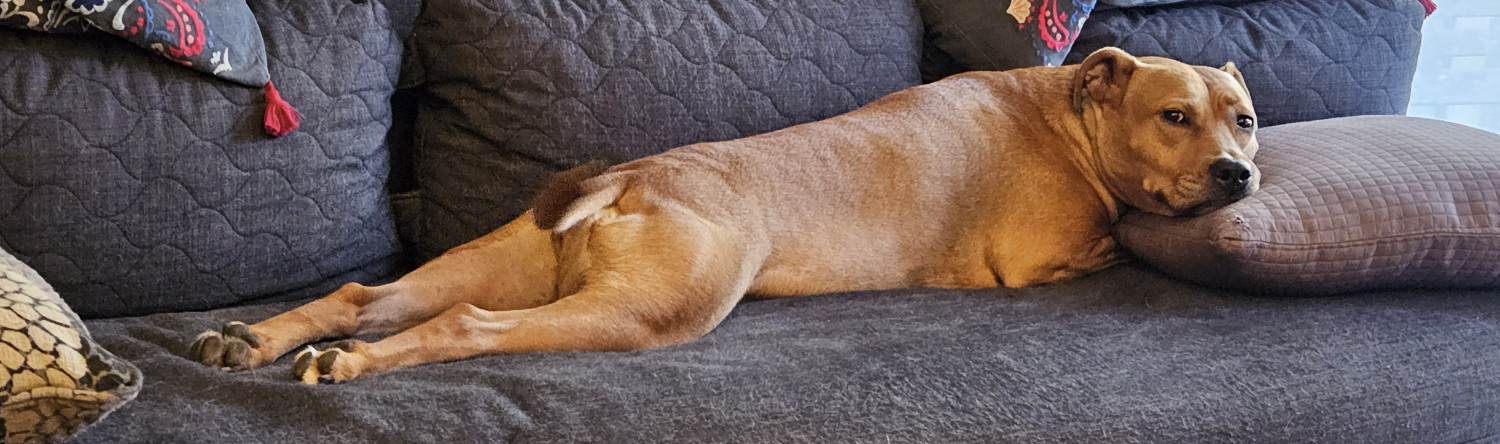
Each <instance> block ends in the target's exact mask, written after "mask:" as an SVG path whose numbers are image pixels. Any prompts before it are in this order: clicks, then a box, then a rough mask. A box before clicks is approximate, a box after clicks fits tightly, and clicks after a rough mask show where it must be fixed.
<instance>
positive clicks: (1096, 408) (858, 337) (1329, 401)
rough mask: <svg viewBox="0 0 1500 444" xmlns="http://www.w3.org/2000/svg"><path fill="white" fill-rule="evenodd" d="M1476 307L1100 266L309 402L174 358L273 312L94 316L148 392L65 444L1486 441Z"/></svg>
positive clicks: (1488, 349) (507, 360)
mask: <svg viewBox="0 0 1500 444" xmlns="http://www.w3.org/2000/svg"><path fill="white" fill-rule="evenodd" d="M1497 298H1500V292H1497V291H1489V292H1451V293H1437V292H1425V293H1411V292H1398V293H1380V294H1366V295H1361V296H1357V297H1341V298H1285V299H1276V298H1253V297H1246V296H1241V295H1236V294H1232V293H1222V292H1216V291H1209V290H1205V289H1203V288H1201V287H1196V286H1193V285H1191V284H1186V283H1181V282H1179V281H1173V280H1170V279H1167V278H1164V277H1162V276H1160V275H1158V274H1156V273H1155V272H1152V271H1148V270H1145V269H1142V268H1139V267H1135V266H1122V267H1119V268H1115V269H1112V270H1107V271H1104V272H1102V273H1099V274H1096V275H1094V276H1090V277H1087V278H1084V279H1081V280H1077V281H1072V282H1067V283H1063V284H1058V285H1053V286H1046V287H1040V288H1032V289H1023V290H1007V289H993V290H975V291H936V290H924V291H887V292H871V293H857V294H841V295H831V296H813V297H803V298H787V299H779V300H767V301H755V302H747V303H743V304H741V305H740V306H739V307H738V308H736V309H735V311H734V312H733V313H732V314H731V315H730V316H729V318H728V319H727V320H726V321H724V323H723V324H722V325H720V326H719V327H718V328H717V329H715V330H714V331H713V332H711V333H709V334H708V336H707V337H704V338H702V339H700V340H698V341H696V342H692V343H688V344H684V345H679V346H672V347H666V348H662V349H656V350H645V351H638V352H628V353H536V354H516V355H501V356H489V357H483V358H477V359H471V360H465V361H458V362H451V363H442V364H431V365H424V366H419V367H414V368H410V369H405V370H398V371H394V372H390V373H387V374H384V375H379V376H375V377H371V378H368V379H357V380H354V381H351V382H349V383H346V384H339V385H328V386H304V385H302V384H300V383H298V382H297V381H295V380H293V379H292V378H291V376H290V375H289V373H290V367H291V362H290V361H291V360H290V359H281V360H280V361H278V362H277V363H275V364H273V365H271V366H269V367H265V368H262V369H258V370H252V371H249V372H235V373H230V372H224V371H220V370H217V369H212V368H208V367H204V366H201V365H198V364H196V363H193V362H190V361H188V360H187V359H184V358H182V357H180V354H181V353H184V352H185V351H186V350H187V348H188V346H189V344H190V342H191V341H192V338H193V336H194V335H196V334H197V333H199V332H201V331H203V330H204V329H208V328H217V327H218V326H219V325H222V323H223V322H224V321H227V320H231V319H238V320H255V319H263V318H265V317H268V316H271V315H273V314H275V313H277V312H278V311H280V310H285V309H287V308H289V306H287V305H280V306H267V307H244V308H235V309H229V310H221V311H216V312H209V313H184V314H172V315H158V316H152V317H144V318H131V319H110V320H100V321H93V322H90V323H89V328H90V329H91V330H93V331H94V332H95V333H96V334H97V335H98V337H99V338H101V342H102V343H103V344H104V345H105V346H106V347H109V348H110V349H111V350H114V351H115V352H116V353H118V354H120V355H121V356H124V357H126V358H129V359H131V360H132V361H134V362H135V363H136V364H137V365H139V366H140V367H141V368H142V369H143V370H144V371H145V372H146V389H145V390H144V391H142V392H141V395H140V396H139V397H138V398H137V399H136V401H135V402H134V403H132V404H130V405H127V406H125V407H124V408H122V409H120V410H119V411H118V412H116V413H115V414H114V415H113V416H110V417H109V418H106V419H105V420H104V421H101V422H100V423H99V424H97V425H95V426H94V428H93V429H90V430H88V431H85V432H84V434H83V435H81V436H80V438H79V439H80V441H79V442H91V443H92V442H98V443H107V442H204V441H216V442H224V441H227V442H314V441H316V442H330V441H331V442H348V443H357V442H518V443H525V442H725V443H730V442H744V443H765V442H808V443H825V442H904V443H917V442H1028V443H1030V442H1037V443H1045V442H1058V443H1077V442H1192V443H1217V442H1319V443H1359V444H1366V443H1387V442H1468V441H1474V440H1477V439H1480V438H1484V437H1492V436H1493V435H1495V434H1496V433H1500V304H1497V303H1495V302H1496V300H1497ZM156 424H183V425H185V426H183V427H159V426H154V425H156Z"/></svg>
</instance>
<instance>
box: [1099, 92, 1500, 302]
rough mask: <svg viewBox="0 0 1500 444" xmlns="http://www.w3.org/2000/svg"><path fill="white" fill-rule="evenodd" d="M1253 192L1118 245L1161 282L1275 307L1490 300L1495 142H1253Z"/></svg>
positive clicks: (1430, 133)
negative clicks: (1451, 295) (1471, 290)
mask: <svg viewBox="0 0 1500 444" xmlns="http://www.w3.org/2000/svg"><path fill="white" fill-rule="evenodd" d="M1258 137H1259V139H1260V143H1261V148H1260V153H1259V154H1258V155H1257V156H1256V164H1257V165H1259V166H1260V170H1261V175H1262V179H1261V190H1260V191H1259V192H1257V193H1255V194H1253V195H1251V196H1250V197H1247V198H1245V199H1243V200H1241V201H1239V202H1235V203H1233V204H1231V205H1229V206H1226V207H1224V208H1221V209H1219V210H1216V211H1213V212H1210V213H1208V214H1205V215H1203V216H1200V217H1194V218H1174V217H1163V216H1156V215H1151V214H1145V213H1133V214H1129V215H1127V216H1126V217H1125V218H1123V219H1122V220H1121V221H1120V223H1119V224H1118V225H1117V226H1116V227H1115V232H1116V238H1118V239H1119V241H1120V243H1121V244H1122V245H1124V246H1125V247H1126V248H1128V249H1130V250H1131V251H1133V252H1134V253H1135V254H1136V255H1137V256H1139V257H1140V258H1141V259H1142V260H1145V261H1146V262H1148V263H1151V264H1152V265H1154V266H1156V267H1158V268H1161V269H1162V270H1164V271H1166V272H1167V273H1168V274H1171V275H1173V276H1177V277H1181V278H1184V279H1189V280H1193V281H1197V282H1200V283H1203V284H1206V285H1215V286H1224V287H1230V288H1239V289H1244V290H1253V291H1260V292H1273V293H1282V294H1326V293H1337V292H1349V291H1360V290H1371V289H1382V288H1385V289H1389V288H1423V287H1460V288H1462V287H1484V286H1488V287H1500V134H1494V133H1489V132H1485V131H1481V130H1478V129H1474V128H1470V127H1466V126H1463V125H1458V124H1453V123H1448V122H1440V121H1436V120H1428V119H1419V118H1415V117H1403V116H1361V117H1346V118H1341V119H1328V120H1320V121H1315V122H1302V123H1295V124H1290V125H1282V126H1278V127H1271V128H1265V129H1263V130H1261V131H1260V134H1259V135H1258Z"/></svg>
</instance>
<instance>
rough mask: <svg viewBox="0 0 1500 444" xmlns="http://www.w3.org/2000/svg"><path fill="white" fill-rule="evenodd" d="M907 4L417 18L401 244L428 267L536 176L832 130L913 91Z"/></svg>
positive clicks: (913, 39)
mask: <svg viewBox="0 0 1500 444" xmlns="http://www.w3.org/2000/svg"><path fill="white" fill-rule="evenodd" d="M921 32H922V25H921V21H920V19H919V17H918V15H917V11H916V8H915V7H914V6H913V4H912V2H911V1H910V0H866V1H860V2H827V1H820V0H792V1H776V0H726V1H719V2H703V1H697V0H641V1H629V2H618V1H603V2H573V1H563V0H452V1H443V2H428V3H427V4H426V5H425V7H424V10H423V12H422V15H421V16H420V17H419V19H418V23H417V27H416V31H415V34H414V36H413V44H412V45H411V46H412V47H413V48H414V50H415V52H416V55H417V56H418V57H420V63H418V64H415V65H416V66H419V67H421V68H424V69H425V88H426V91H427V92H428V93H429V94H427V95H426V96H425V97H424V98H423V100H422V102H421V104H420V112H419V114H418V117H417V119H418V120H417V126H416V147H415V150H414V156H415V158H416V165H417V176H418V177H417V183H418V184H419V186H420V192H421V196H422V202H423V204H422V207H423V210H422V211H421V214H420V218H419V219H420V223H419V225H420V226H422V228H421V229H419V230H417V231H418V233H416V237H417V238H418V244H419V245H420V249H421V250H422V251H421V252H422V253H424V254H426V255H429V256H430V255H434V254H437V253H440V252H442V251H444V250H446V249H448V248H452V247H454V246H456V245H458V244H460V243H463V242H465V241H468V240H469V239H473V238H475V237H478V236H480V235H483V234H484V233H487V232H489V231H490V230H493V229H495V228H496V227H499V226H500V225H501V224H504V223H505V222H508V221H509V220H510V219H513V218H515V217H516V216H518V215H520V214H521V213H522V212H523V211H525V209H526V206H527V203H528V202H530V200H531V198H532V196H533V195H534V194H536V191H537V189H538V188H539V187H541V186H542V185H543V184H544V183H545V180H546V178H547V177H548V176H550V175H551V174H552V173H554V172H557V171H561V170H562V169H565V168H567V167H570V166H573V165H577V164H580V163H583V162H586V161H589V160H594V159H599V160H606V161H610V162H623V161H628V160H631V159H635V158H638V157H643V156H647V155H651V154H656V153H659V152H662V151H665V150H667V149H671V148H673V147H677V146H681V145H687V144H691V143H695V142H703V141H713V140H725V139H733V138H738V137H745V136H750V135H754V134H759V133H763V132H767V131H772V130H776V129H780V128H784V127H787V126H791V125H795V124H799V123H804V122H809V121H813V120H819V119H824V118H828V117H833V116H835V115H838V114H842V113H844V112H847V111H850V110H853V109H855V108H857V107H859V106H860V105H863V104H865V103H866V102H869V101H872V100H875V99H877V98H880V97H881V96H884V95H886V94H888V93H891V92H893V91H896V90H899V89H902V88H905V87H909V86H913V85H916V84H917V83H918V82H919V80H920V79H919V75H918V71H917V62H918V58H919V56H920V49H921V46H920V42H919V39H920V34H921Z"/></svg>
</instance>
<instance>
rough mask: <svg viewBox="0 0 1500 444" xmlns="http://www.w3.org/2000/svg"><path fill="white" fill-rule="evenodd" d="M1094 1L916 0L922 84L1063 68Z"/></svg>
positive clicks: (1092, 7)
mask: <svg viewBox="0 0 1500 444" xmlns="http://www.w3.org/2000/svg"><path fill="white" fill-rule="evenodd" d="M1094 1H1095V0H918V1H917V8H918V10H920V11H921V12H922V21H923V22H924V23H925V24H926V25H927V38H926V43H925V47H924V48H923V51H922V79H923V80H925V81H929V82H930V81H934V80H937V79H940V78H943V77H947V76H949V75H952V74H956V73H959V72H962V71H1003V70H1007V69H1015V68H1024V67H1028V66H1042V65H1046V66H1057V65H1061V64H1062V63H1063V58H1065V57H1067V56H1068V51H1069V50H1070V49H1072V47H1073V41H1074V40H1076V39H1077V38H1078V30H1079V29H1080V28H1082V27H1083V22H1084V21H1085V20H1087V19H1088V17H1089V13H1090V12H1092V11H1093V10H1094Z"/></svg>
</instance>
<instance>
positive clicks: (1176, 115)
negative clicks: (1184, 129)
mask: <svg viewBox="0 0 1500 444" xmlns="http://www.w3.org/2000/svg"><path fill="white" fill-rule="evenodd" d="M1161 119H1162V120H1165V121H1168V122H1171V123H1173V124H1177V125H1187V124H1188V118H1187V114H1183V113H1182V111H1178V110H1175V109H1169V110H1166V111H1162V112H1161Z"/></svg>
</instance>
